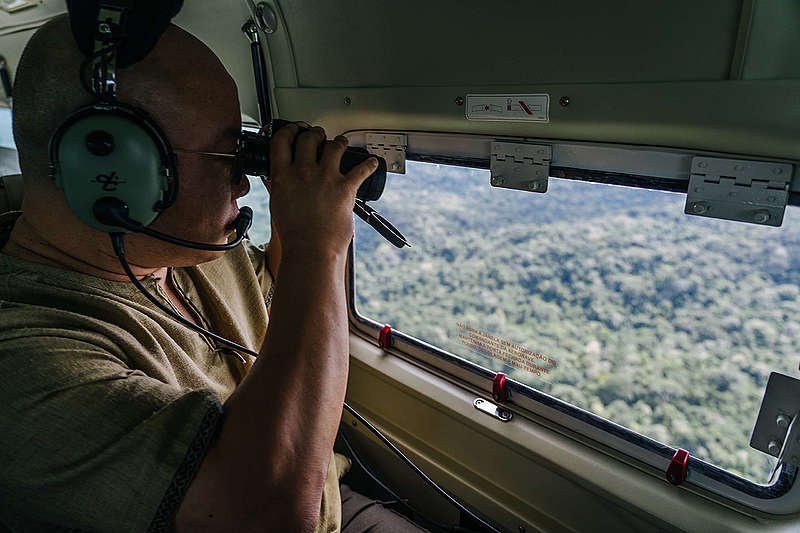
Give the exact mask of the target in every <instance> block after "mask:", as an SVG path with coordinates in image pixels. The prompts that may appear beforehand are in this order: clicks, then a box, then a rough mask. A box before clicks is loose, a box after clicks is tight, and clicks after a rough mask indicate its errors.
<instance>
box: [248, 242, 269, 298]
mask: <svg viewBox="0 0 800 533" xmlns="http://www.w3.org/2000/svg"><path fill="white" fill-rule="evenodd" d="M243 245H244V247H245V250H247V255H248V257H250V262H251V263H253V268H254V269H255V271H256V277H257V278H258V283H259V284H260V285H261V292H262V294H263V295H264V302H265V303H266V304H267V307H269V304H270V303H271V302H272V292H273V290H274V288H273V281H274V280H273V279H272V273H271V272H270V271H269V266H268V265H267V254H266V252H265V246H266V245H264V244H261V245H259V246H256V245H255V244H253V243H252V242H250V241H248V240H245V241H243Z"/></svg>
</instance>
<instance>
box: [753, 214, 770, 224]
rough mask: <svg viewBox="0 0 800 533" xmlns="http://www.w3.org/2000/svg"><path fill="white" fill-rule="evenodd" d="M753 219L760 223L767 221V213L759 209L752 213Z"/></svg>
mask: <svg viewBox="0 0 800 533" xmlns="http://www.w3.org/2000/svg"><path fill="white" fill-rule="evenodd" d="M753 220H754V221H755V222H760V223H762V224H763V223H764V222H768V221H769V213H768V212H766V211H759V212H757V213H756V214H755V215H753Z"/></svg>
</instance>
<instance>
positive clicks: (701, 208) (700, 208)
mask: <svg viewBox="0 0 800 533" xmlns="http://www.w3.org/2000/svg"><path fill="white" fill-rule="evenodd" d="M689 211H690V212H691V213H694V214H695V215H702V214H703V213H705V212H707V211H708V205H706V204H705V203H703V202H692V203H691V204H689Z"/></svg>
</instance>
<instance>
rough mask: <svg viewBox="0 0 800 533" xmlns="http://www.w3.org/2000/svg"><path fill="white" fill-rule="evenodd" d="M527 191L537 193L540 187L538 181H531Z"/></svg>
mask: <svg viewBox="0 0 800 533" xmlns="http://www.w3.org/2000/svg"><path fill="white" fill-rule="evenodd" d="M528 189H530V190H531V191H538V190H539V189H540V185H539V182H538V181H532V182H530V183H529V184H528Z"/></svg>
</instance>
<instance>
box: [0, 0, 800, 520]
mask: <svg viewBox="0 0 800 533" xmlns="http://www.w3.org/2000/svg"><path fill="white" fill-rule="evenodd" d="M65 12H66V4H65V2H64V1H63V0H2V2H0V56H2V62H0V65H1V66H2V78H3V85H4V90H3V91H0V175H2V176H3V178H2V181H1V182H0V213H2V212H7V211H14V210H17V209H19V206H20V203H21V198H22V194H23V193H22V185H21V180H20V177H19V166H18V162H17V155H16V149H15V144H14V138H13V135H12V132H11V120H12V110H13V101H14V97H15V95H14V94H12V84H13V81H14V76H15V69H16V66H17V64H18V62H19V59H20V55H21V53H22V50H23V48H24V46H25V44H26V43H27V41H28V39H29V38H30V37H31V35H33V33H34V32H35V31H36V29H37V28H38V27H40V26H41V25H43V24H44V23H46V22H47V21H48V20H50V19H51V18H53V17H56V16H59V15H61V14H63V13H65ZM173 22H174V23H175V24H177V25H178V26H180V27H182V28H184V29H186V30H188V31H189V32H191V33H192V34H194V35H195V36H197V37H198V38H199V39H201V40H202V41H203V42H204V43H206V44H207V45H208V46H209V47H210V48H211V49H212V50H213V51H214V53H215V54H216V55H217V56H218V57H219V58H220V60H221V61H222V63H223V64H224V66H225V68H226V69H227V70H228V72H229V73H230V75H231V76H232V77H233V79H234V80H235V82H236V84H237V87H238V95H239V101H240V105H241V116H242V127H243V129H244V130H246V131H249V132H258V131H259V130H261V129H262V128H264V129H266V127H267V126H268V125H269V123H270V120H272V119H281V120H288V121H305V122H307V123H308V124H310V125H319V126H322V127H323V128H324V129H325V131H326V132H327V134H328V136H329V137H333V136H335V135H340V134H341V135H344V136H346V137H347V138H348V140H349V146H350V147H353V148H356V149H361V150H362V153H369V154H374V155H377V156H380V157H381V158H382V159H383V161H384V162H385V168H384V167H382V169H383V171H384V172H385V184H383V185H385V186H383V187H379V189H381V190H379V191H378V192H377V193H376V194H373V195H372V196H371V197H369V198H368V199H367V200H364V201H361V200H357V207H359V206H360V209H361V211H360V212H357V213H356V214H357V215H359V216H358V217H356V219H355V223H356V231H355V235H354V241H353V243H352V245H351V248H350V254H349V260H348V267H347V283H346V286H347V300H348V308H349V327H350V338H349V346H350V367H349V379H348V386H347V395H346V402H347V404H348V406H351V407H352V408H353V409H354V410H355V411H356V412H357V413H358V414H359V415H358V416H357V415H355V414H353V412H352V411H350V410H348V409H345V410H344V412H343V414H342V424H341V431H340V436H339V438H338V439H337V442H336V447H335V449H336V451H337V452H341V453H343V454H345V455H347V456H349V457H351V458H353V459H354V464H353V466H352V470H351V472H350V473H349V474H348V476H349V478H348V479H349V480H350V481H349V482H350V483H351V485H352V486H354V487H358V488H359V490H361V491H362V492H364V493H365V494H369V495H371V496H373V497H375V498H377V499H381V500H395V499H399V500H403V501H405V502H406V503H407V505H402V504H400V503H398V504H396V505H394V507H393V508H394V509H395V510H397V512H400V513H404V514H406V515H407V516H409V517H411V518H413V519H414V520H415V521H417V523H419V524H421V525H423V526H424V527H427V528H428V529H429V530H430V531H502V532H506V533H534V532H542V533H561V532H563V533H567V532H615V533H622V532H631V533H633V532H637V533H648V532H652V533H656V532H658V533H666V532H703V533H728V532H733V533H755V532H757V533H789V532H797V531H800V483H799V482H797V479H796V478H797V477H798V468H799V467H800V420H799V419H800V208H798V206H800V31H798V27H799V24H800V2H798V1H796V0H709V1H693V0H670V1H665V0H664V1H662V0H657V1H647V2H638V1H631V0H612V1H608V2H596V1H587V0H575V1H560V2H556V1H550V0H528V1H504V2H486V1H478V0H461V1H458V2H454V1H442V0H440V1H430V0H429V1H419V0H407V1H402V2H396V1H395V2H390V1H385V0H373V1H361V0H343V1H335V2H333V1H329V2H323V1H314V0H291V1H290V0H266V1H256V0H246V1H245V0H242V1H239V0H222V1H219V0H217V1H211V0H186V1H185V2H184V6H183V8H182V10H181V11H180V13H179V14H178V15H177V16H176V17H175V19H174V20H173ZM250 179H251V182H252V187H251V190H250V193H249V194H248V195H247V196H245V197H244V198H240V199H239V200H238V203H239V205H240V206H242V205H247V206H250V207H251V208H252V209H253V212H254V216H253V225H252V227H251V229H250V230H249V234H248V236H249V238H250V239H251V241H253V242H254V243H257V244H260V243H264V242H267V241H268V240H269V238H270V234H271V225H270V219H269V211H268V194H267V191H266V190H265V188H264V187H263V185H261V179H260V178H259V176H255V175H254V176H250ZM376 196H379V197H376ZM0 328H2V324H0ZM276 383H277V382H276ZM307 386H308V387H309V388H311V387H314V384H313V383H308V384H307ZM370 426H374V428H376V429H377V430H379V432H380V435H383V436H385V437H384V438H381V437H380V436H379V435H378V434H377V433H375V432H373V431H372V429H371V427H370ZM0 431H2V429H0ZM387 442H388V444H387ZM389 444H391V445H393V446H395V447H396V448H397V449H398V450H399V451H401V452H402V454H404V456H406V457H407V458H408V459H409V460H410V461H412V462H413V463H414V464H415V465H416V466H417V467H418V468H419V470H421V472H424V475H426V476H428V477H429V478H430V479H431V480H432V481H433V482H435V484H436V485H437V486H438V488H434V487H433V486H432V485H431V484H430V483H428V482H427V481H426V480H425V479H423V476H422V475H420V473H419V472H417V471H415V470H414V469H413V468H412V467H410V466H409V465H408V464H407V463H406V461H405V460H404V459H403V458H401V457H400V456H399V455H398V454H397V453H395V451H393V449H392V448H391V447H390V446H389ZM450 498H452V499H454V500H456V501H457V502H459V503H460V504H461V505H463V506H464V508H466V509H467V510H468V511H465V510H464V509H462V508H460V507H459V506H457V505H455V504H454V503H453V502H452V501H451V499H450ZM473 515H474V516H473Z"/></svg>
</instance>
